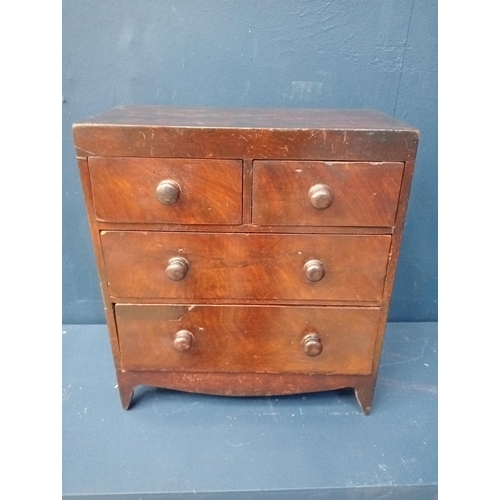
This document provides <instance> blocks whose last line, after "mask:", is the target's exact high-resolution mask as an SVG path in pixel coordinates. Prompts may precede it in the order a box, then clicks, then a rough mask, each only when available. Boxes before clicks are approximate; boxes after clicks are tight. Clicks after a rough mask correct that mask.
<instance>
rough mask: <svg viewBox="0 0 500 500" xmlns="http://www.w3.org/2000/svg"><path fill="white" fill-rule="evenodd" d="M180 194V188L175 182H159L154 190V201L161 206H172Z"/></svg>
mask: <svg viewBox="0 0 500 500" xmlns="http://www.w3.org/2000/svg"><path fill="white" fill-rule="evenodd" d="M180 194H181V187H180V186H179V184H177V182H175V181H171V180H167V181H161V182H160V184H158V187H157V188H156V199H157V200H158V201H159V202H160V203H162V204H163V205H173V204H174V203H175V202H176V201H177V200H178V199H179V196H180Z"/></svg>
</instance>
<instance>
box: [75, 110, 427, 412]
mask: <svg viewBox="0 0 500 500" xmlns="http://www.w3.org/2000/svg"><path fill="white" fill-rule="evenodd" d="M73 133H74V140H75V146H76V154H77V158H78V164H79V169H80V176H81V181H82V187H83V191H84V195H85V201H86V207H87V212H88V217H89V223H90V228H91V233H92V238H93V243H94V249H95V254H96V259H97V265H98V270H99V275H100V281H101V289H102V293H103V298H104V304H105V309H106V318H107V323H108V328H109V334H110V339H111V346H112V350H113V355H114V361H115V366H116V373H117V378H118V385H119V389H120V395H121V400H122V404H123V406H124V408H128V407H129V405H130V403H131V400H132V396H133V391H134V388H135V387H136V386H137V385H141V384H146V385H153V386H158V387H165V388H170V389H176V390H183V391H190V392H203V393H209V394H219V395H228V396H254V395H280V394H293V393H301V392H313V391H324V390H331V389H338V388H343V387H353V388H354V389H355V392H356V396H357V398H358V401H359V403H360V405H361V407H362V408H363V410H364V412H365V413H368V412H369V411H370V408H371V404H372V399H373V393H374V389H375V382H376V376H377V371H378V364H379V358H380V352H381V349H382V342H383V337H384V331H385V326H386V321H387V313H388V308H389V301H390V297H391V291H392V286H393V282H394V275H395V271H396V264H397V258H398V253H399V247H400V242H401V234H402V230H403V224H404V219H405V212H406V207H407V202H408V196H409V191H410V184H411V178H412V173H413V167H414V161H415V154H416V149H417V143H418V132H417V130H415V129H413V128H411V127H408V126H406V125H404V124H403V123H401V122H398V121H396V120H394V119H392V118H390V117H387V116H385V115H383V114H381V113H378V112H375V111H354V110H346V111H339V110H305V109H281V110H277V109H276V110H273V109H232V110H231V109H208V108H190V109H188V108H167V107H120V108H116V109H114V110H111V111H109V112H107V113H105V114H103V115H101V116H99V117H96V118H92V119H90V120H88V121H86V122H82V123H78V124H75V125H74V127H73Z"/></svg>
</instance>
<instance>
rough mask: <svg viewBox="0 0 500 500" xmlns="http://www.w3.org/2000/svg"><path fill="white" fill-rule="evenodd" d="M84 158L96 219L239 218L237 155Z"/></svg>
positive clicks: (180, 221) (221, 221)
mask: <svg viewBox="0 0 500 500" xmlns="http://www.w3.org/2000/svg"><path fill="white" fill-rule="evenodd" d="M88 164H89V170H90V179H91V183H92V196H93V200H94V207H95V213H96V217H97V219H98V220H100V221H105V222H142V223H173V224H241V212H242V162H241V161H237V160H190V159H172V158H100V157H90V158H89V159H88Z"/></svg>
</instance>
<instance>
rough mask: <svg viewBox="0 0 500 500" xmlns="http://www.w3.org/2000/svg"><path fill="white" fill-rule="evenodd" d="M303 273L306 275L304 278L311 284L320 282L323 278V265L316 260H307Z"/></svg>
mask: <svg viewBox="0 0 500 500" xmlns="http://www.w3.org/2000/svg"><path fill="white" fill-rule="evenodd" d="M304 272H305V273H306V278H307V279H308V280H309V281H313V282H316V281H321V280H322V279H323V277H324V276H325V268H324V267H323V263H322V262H321V261H320V260H317V259H311V260H308V261H307V262H306V263H305V264H304Z"/></svg>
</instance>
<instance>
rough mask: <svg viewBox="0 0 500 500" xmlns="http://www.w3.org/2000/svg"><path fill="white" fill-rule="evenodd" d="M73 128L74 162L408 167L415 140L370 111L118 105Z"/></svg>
mask: <svg viewBox="0 0 500 500" xmlns="http://www.w3.org/2000/svg"><path fill="white" fill-rule="evenodd" d="M73 130H74V138H75V146H76V151H77V156H79V157H88V156H138V157H162V156H165V157H181V156H188V157H196V156H198V157H214V158H238V157H246V158H289V159H293V158H301V159H318V160H320V159H339V160H347V161H355V160H366V161H388V160H390V161H408V160H411V159H413V157H414V155H415V151H416V148H417V142H418V131H417V130H416V129H414V128H413V127H410V126H408V125H406V124H404V123H402V122H400V121H398V120H395V119H394V118H391V117H389V116H387V115H384V114H383V113H380V112H377V111H372V110H336V109H269V108H262V109H245V108H239V109H238V108H236V109H229V108H181V107H166V106H121V107H117V108H115V109H112V110H110V111H108V112H106V113H104V114H102V115H99V116H96V117H93V118H89V119H87V120H85V121H82V122H79V123H75V124H74V126H73ZM284 142H285V144H283V143H284Z"/></svg>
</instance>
